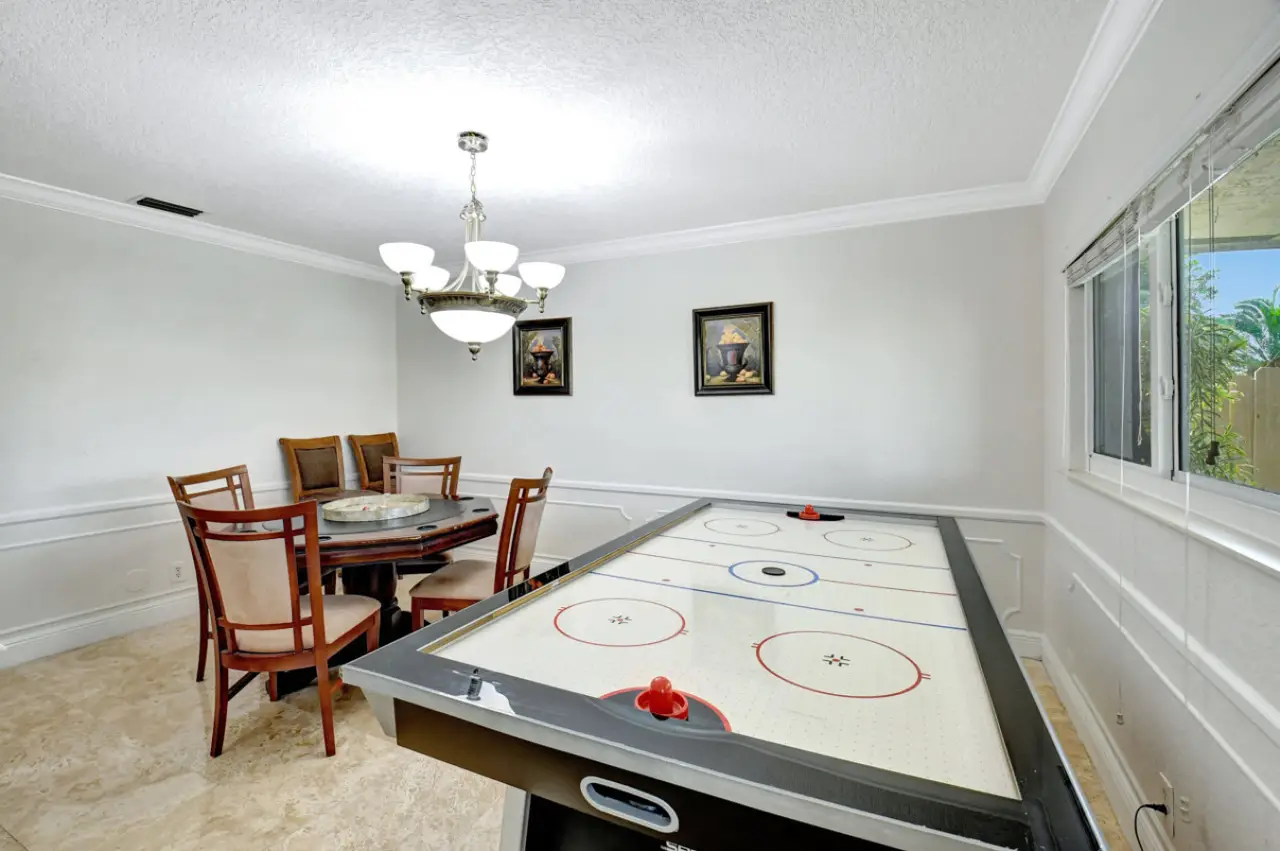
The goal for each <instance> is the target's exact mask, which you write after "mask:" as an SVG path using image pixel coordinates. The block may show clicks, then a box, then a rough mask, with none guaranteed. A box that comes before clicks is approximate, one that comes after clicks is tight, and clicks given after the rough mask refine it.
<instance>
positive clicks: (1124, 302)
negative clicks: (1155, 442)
mask: <svg viewBox="0 0 1280 851" xmlns="http://www.w3.org/2000/svg"><path fill="white" fill-rule="evenodd" d="M1145 261H1146V258H1145V257H1144V258H1142V260H1141V262H1140V258H1139V252H1138V250H1137V248H1136V247H1134V248H1131V249H1129V250H1128V251H1126V252H1125V253H1124V254H1123V255H1121V257H1120V258H1119V259H1117V260H1116V261H1115V262H1113V263H1112V264H1111V265H1110V266H1108V267H1106V268H1104V269H1103V270H1102V271H1101V272H1100V273H1099V274H1098V275H1096V276H1095V277H1094V279H1093V280H1092V282H1091V283H1090V288H1091V296H1092V302H1093V317H1092V322H1093V389H1094V393H1093V451H1094V452H1095V453H1097V454H1100V455H1107V456H1110V457H1112V458H1119V459H1121V460H1123V461H1132V462H1135V463H1138V464H1150V463H1151V381H1150V375H1151V355H1150V352H1151V336H1150V320H1149V313H1150V282H1149V275H1147V274H1146V273H1145V271H1144V269H1143V267H1144V266H1145V265H1146V262H1145Z"/></svg>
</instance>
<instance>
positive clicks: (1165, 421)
mask: <svg viewBox="0 0 1280 851" xmlns="http://www.w3.org/2000/svg"><path fill="white" fill-rule="evenodd" d="M1229 173H1230V172H1229V171H1228V172H1226V173H1224V176H1225V174H1229ZM1184 212H1185V207H1184V208H1183V209H1180V210H1178V211H1177V213H1175V214H1174V215H1173V216H1171V217H1170V218H1168V219H1166V220H1165V221H1164V222H1161V223H1160V225H1158V226H1157V227H1156V228H1155V229H1154V230H1151V231H1148V232H1147V233H1145V234H1141V235H1140V237H1139V241H1138V245H1137V246H1136V248H1135V249H1126V251H1125V252H1123V253H1122V254H1121V255H1120V256H1119V257H1117V258H1115V259H1114V260H1112V261H1111V262H1110V263H1108V264H1107V265H1106V266H1103V267H1101V268H1100V269H1098V270H1097V271H1096V272H1095V273H1094V274H1093V275H1092V276H1090V278H1089V280H1088V281H1086V282H1085V283H1084V285H1083V286H1084V298H1085V301H1084V312H1083V319H1084V325H1085V327H1084V335H1083V341H1084V342H1083V355H1084V375H1083V377H1084V380H1085V382H1086V388H1085V393H1084V400H1083V401H1084V404H1085V411H1084V414H1085V416H1084V418H1083V419H1084V423H1083V425H1084V449H1085V453H1084V471H1085V472H1088V473H1090V474H1093V475H1095V476H1098V477H1100V478H1102V479H1105V480H1107V481H1108V482H1110V483H1112V484H1118V485H1120V486H1121V487H1132V488H1135V489H1137V490H1139V491H1141V492H1143V493H1144V494H1145V495H1147V496H1151V497H1155V498H1156V499H1159V500H1161V501H1164V502H1169V503H1174V504H1177V505H1185V506H1190V505H1191V503H1192V502H1193V501H1192V500H1191V498H1190V496H1189V494H1188V488H1190V490H1191V491H1192V492H1196V493H1197V494H1198V498H1197V499H1196V500H1195V502H1196V503H1197V505H1196V506H1195V513H1197V514H1207V515H1208V516H1211V517H1214V516H1232V517H1233V520H1234V519H1235V515H1236V514H1238V510H1239V506H1240V504H1241V503H1243V504H1244V505H1247V506H1250V507H1252V508H1254V509H1263V511H1265V512H1266V513H1267V514H1272V513H1275V514H1280V493H1275V492H1272V491H1268V490H1264V489H1261V488H1253V487H1249V486H1248V485H1242V484H1236V483H1234V482H1226V481H1222V480H1219V479H1215V478H1212V477H1210V476H1203V475H1200V474H1197V473H1191V472H1188V471H1186V470H1184V469H1183V464H1184V460H1185V456H1186V453H1187V451H1188V447H1189V446H1190V433H1189V427H1190V423H1189V422H1188V419H1187V416H1186V411H1185V410H1184V408H1183V405H1182V382H1183V378H1184V377H1185V375H1186V364H1185V358H1186V357H1187V353H1188V352H1189V351H1190V349H1189V347H1187V346H1186V345H1185V342H1186V340H1185V335H1186V328H1185V327H1184V323H1183V322H1182V315H1181V314H1182V303H1183V301H1182V299H1183V286H1184V276H1183V275H1182V271H1183V268H1182V266H1183V262H1182V248H1183V244H1182V240H1183V236H1182V234H1181V231H1180V226H1181V223H1182V216H1183V214H1184ZM1148 241H1150V243H1151V249H1150V251H1149V255H1148V256H1149V257H1150V258H1151V260H1152V261H1154V262H1151V261H1149V268H1150V267H1154V270H1153V274H1152V277H1151V280H1150V284H1149V293H1150V296H1149V302H1148V303H1149V305H1150V311H1151V312H1150V314H1149V318H1150V326H1149V327H1150V335H1151V342H1150V346H1151V363H1150V371H1151V374H1150V375H1149V376H1148V380H1149V381H1150V382H1151V442H1152V448H1151V463H1150V464H1141V463H1137V462H1134V461H1126V460H1123V459H1120V458H1116V457H1115V456H1112V455H1106V454H1104V453H1101V452H1097V451H1095V448H1094V447H1095V443H1094V406H1095V402H1094V398H1095V392H1096V389H1097V388H1096V387H1095V378H1096V373H1095V371H1094V359H1095V358H1094V352H1095V342H1096V341H1095V330H1096V329H1095V327H1094V318H1095V314H1094V286H1095V282H1096V281H1097V280H1098V278H1100V277H1101V275H1102V273H1103V272H1104V271H1106V270H1107V269H1110V268H1111V267H1112V266H1113V265H1114V264H1115V263H1122V262H1125V257H1126V256H1127V255H1128V252H1129V251H1130V250H1136V251H1137V252H1138V258H1139V263H1140V262H1141V258H1142V252H1143V250H1144V248H1143V245H1144V243H1146V242H1148ZM1157 308H1158V309H1157ZM1188 510H1190V508H1188ZM1267 522H1270V523H1274V518H1266V517H1265V516H1264V517H1262V518H1258V517H1254V518H1252V519H1251V522H1247V523H1245V524H1244V525H1245V526H1247V527H1251V528H1250V529H1249V531H1251V532H1252V533H1253V534H1255V535H1259V536H1263V537H1267V538H1275V539H1276V541H1277V542H1278V543H1280V534H1278V533H1276V532H1274V531H1272V530H1271V529H1267V530H1266V531H1265V532H1264V531H1263V529H1262V528H1259V527H1260V526H1265V524H1266V523H1267ZM1232 525H1236V524H1235V523H1233V524H1232Z"/></svg>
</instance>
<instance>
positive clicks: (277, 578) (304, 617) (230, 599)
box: [178, 501, 324, 653]
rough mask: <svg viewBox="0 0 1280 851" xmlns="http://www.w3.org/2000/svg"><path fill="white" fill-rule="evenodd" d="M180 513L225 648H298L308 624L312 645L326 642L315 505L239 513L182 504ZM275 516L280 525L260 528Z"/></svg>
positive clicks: (237, 650)
mask: <svg viewBox="0 0 1280 851" xmlns="http://www.w3.org/2000/svg"><path fill="white" fill-rule="evenodd" d="M178 510H179V511H180V512H181V513H182V518H183V521H184V523H183V526H184V528H185V529H186V532H187V537H188V540H189V542H190V543H191V546H192V550H193V551H194V552H195V553H196V571H197V579H198V581H199V582H200V583H201V587H202V589H203V590H204V593H205V597H206V599H207V600H208V603H209V607H210V609H211V610H212V613H213V617H214V624H215V625H216V628H217V633H218V644H219V647H220V648H221V649H222V650H223V651H225V652H230V653H290V652H293V653H301V652H302V651H303V650H304V649H305V640H304V637H303V629H304V628H311V629H312V630H313V631H314V636H315V643H317V644H319V643H321V642H323V641H324V629H323V617H324V615H323V605H324V604H323V593H324V589H323V587H322V583H321V581H320V552H319V538H318V536H317V533H316V528H317V525H316V510H317V504H316V503H315V502H313V501H307V502H301V503H296V504H293V505H284V506H279V507H276V508H261V509H251V510H241V511H228V510H220V509H210V508H200V507H197V506H194V505H192V504H190V503H185V502H184V503H179V504H178ZM270 521H281V522H282V528H281V529H279V530H268V529H265V528H263V527H262V526H261V525H260V524H262V523H266V522H270ZM300 549H301V550H303V552H304V555H303V557H302V558H301V559H299V557H298V551H299V550H300ZM304 579H305V582H306V585H307V590H308V593H309V595H310V599H309V601H308V602H309V605H308V606H306V607H304V606H303V603H302V596H303V592H302V582H303V580H304ZM282 633H284V634H282Z"/></svg>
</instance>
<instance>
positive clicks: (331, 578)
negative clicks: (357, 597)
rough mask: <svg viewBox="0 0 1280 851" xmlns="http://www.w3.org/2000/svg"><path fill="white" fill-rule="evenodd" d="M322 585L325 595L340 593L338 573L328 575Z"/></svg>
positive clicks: (322, 580) (321, 582) (321, 581)
mask: <svg viewBox="0 0 1280 851" xmlns="http://www.w3.org/2000/svg"><path fill="white" fill-rule="evenodd" d="M320 584H321V586H323V588H324V593H326V594H336V593H338V574H337V573H330V574H327V575H326V576H325V577H324V578H323V579H321V580H320Z"/></svg>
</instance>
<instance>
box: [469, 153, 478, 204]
mask: <svg viewBox="0 0 1280 851" xmlns="http://www.w3.org/2000/svg"><path fill="white" fill-rule="evenodd" d="M471 200H472V201H478V200H479V199H478V198H476V153H475V151H472V152H471Z"/></svg>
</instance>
